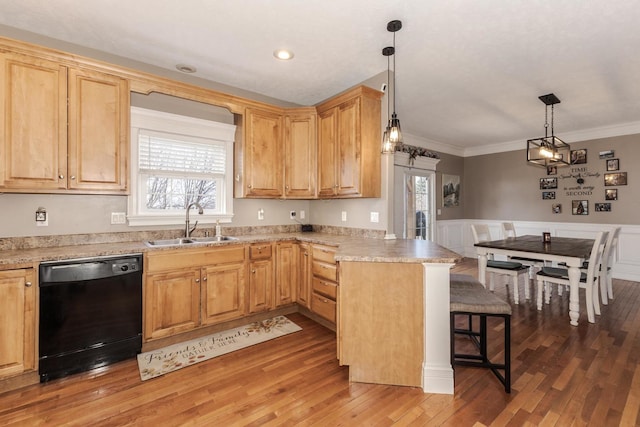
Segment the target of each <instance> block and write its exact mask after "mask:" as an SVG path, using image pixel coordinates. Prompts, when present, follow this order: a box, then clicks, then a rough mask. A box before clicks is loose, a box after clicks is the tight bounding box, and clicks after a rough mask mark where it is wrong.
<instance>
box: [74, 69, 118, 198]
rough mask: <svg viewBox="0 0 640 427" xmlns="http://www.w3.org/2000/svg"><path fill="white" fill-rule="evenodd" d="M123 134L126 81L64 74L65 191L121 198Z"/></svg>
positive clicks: (100, 75)
mask: <svg viewBox="0 0 640 427" xmlns="http://www.w3.org/2000/svg"><path fill="white" fill-rule="evenodd" d="M129 132H130V130H129V89H128V84H127V81H126V80H124V79H121V78H120V77H117V76H113V75H110V74H106V73H101V72H98V71H90V70H84V69H74V68H71V69H69V135H68V153H69V163H68V172H67V175H68V179H67V183H68V184H67V187H68V188H69V189H70V190H79V191H88V192H92V191H96V192H103V191H108V192H116V193H118V192H126V191H127V182H128V167H127V166H128V161H127V159H128V158H129Z"/></svg>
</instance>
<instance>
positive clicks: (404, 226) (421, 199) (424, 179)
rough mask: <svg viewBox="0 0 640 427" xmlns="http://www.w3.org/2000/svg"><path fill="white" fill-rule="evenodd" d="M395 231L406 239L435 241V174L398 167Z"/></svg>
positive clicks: (396, 171)
mask: <svg viewBox="0 0 640 427" xmlns="http://www.w3.org/2000/svg"><path fill="white" fill-rule="evenodd" d="M395 168H396V169H395V173H394V181H395V182H394V187H395V188H394V194H395V195H396V197H395V203H394V219H395V220H394V223H395V224H394V228H395V232H396V234H397V235H401V236H402V237H403V238H405V239H419V240H433V233H434V231H433V230H434V220H435V218H434V210H433V209H434V206H435V172H434V171H428V170H422V169H416V168H409V167H406V166H399V165H396V166H395Z"/></svg>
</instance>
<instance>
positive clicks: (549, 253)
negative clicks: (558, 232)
mask: <svg viewBox="0 0 640 427" xmlns="http://www.w3.org/2000/svg"><path fill="white" fill-rule="evenodd" d="M593 243H594V240H593V239H578V238H572V237H552V238H551V241H550V242H548V243H545V242H544V241H543V238H542V236H541V235H540V236H531V235H525V236H517V237H510V238H507V239H503V240H493V241H490V242H481V243H476V244H475V247H476V251H477V253H478V280H480V282H481V283H482V284H483V285H485V281H486V269H487V257H488V256H489V255H490V254H493V255H505V256H507V257H523V258H532V259H537V260H541V261H552V262H553V261H555V262H558V263H565V264H566V265H567V268H568V270H569V283H570V285H569V319H570V323H571V325H573V326H578V318H579V317H580V295H579V293H580V267H581V266H582V263H583V262H584V261H585V260H587V259H589V256H590V255H591V249H592V248H593Z"/></svg>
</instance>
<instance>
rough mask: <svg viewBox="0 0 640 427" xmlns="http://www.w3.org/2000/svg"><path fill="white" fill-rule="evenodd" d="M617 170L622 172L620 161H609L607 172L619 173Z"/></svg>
mask: <svg viewBox="0 0 640 427" xmlns="http://www.w3.org/2000/svg"><path fill="white" fill-rule="evenodd" d="M617 170H620V159H608V160H607V171H617Z"/></svg>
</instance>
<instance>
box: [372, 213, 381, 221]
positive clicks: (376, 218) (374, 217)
mask: <svg viewBox="0 0 640 427" xmlns="http://www.w3.org/2000/svg"><path fill="white" fill-rule="evenodd" d="M371 222H380V214H379V213H378V212H371Z"/></svg>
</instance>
